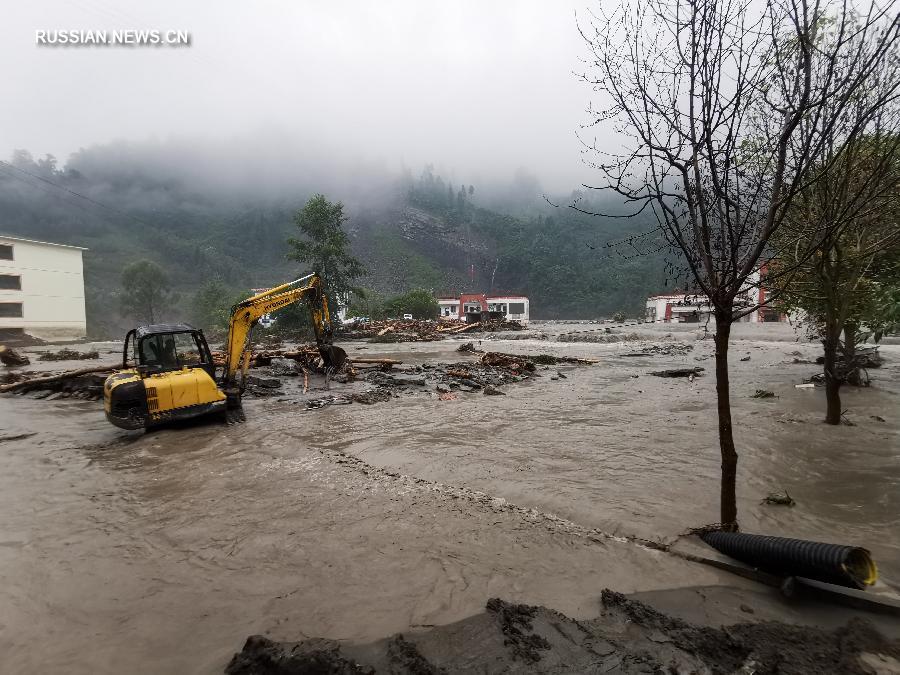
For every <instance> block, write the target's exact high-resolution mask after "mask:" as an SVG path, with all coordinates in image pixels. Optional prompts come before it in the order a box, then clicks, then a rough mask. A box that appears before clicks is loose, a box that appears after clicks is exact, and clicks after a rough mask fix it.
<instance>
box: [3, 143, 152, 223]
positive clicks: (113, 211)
mask: <svg viewBox="0 0 900 675" xmlns="http://www.w3.org/2000/svg"><path fill="white" fill-rule="evenodd" d="M0 166H7V167H9V168H10V169H14V170H16V171H18V172H19V173H23V174H25V175H26V176H31V177H32V178H36V179H37V180H39V181H42V182H44V183H47V184H48V185H52V186H53V187H55V188H57V189H59V190H62V191H63V192H68V193H69V194H70V195H73V196H75V197H78V198H79V199H83V200H85V201H87V202H90V203H91V204H93V205H94V206H99V207H100V208H102V209H106V210H107V211H109V212H110V213H115V214H116V215H119V216H124V217H125V218H130V219H131V220H133V221H135V222H137V223H140V224H141V225H146V226H147V227H152V228H156V227H157V226H156V225H154V224H152V223H149V222H147V221H146V220H142V219H141V218H138V217H137V216H133V215H131V214H130V213H126V212H125V211H120V210H119V209H116V208H113V207H112V206H108V205H107V204H104V203H103V202H98V201H97V200H96V199H92V198H91V197H88V196H86V195H83V194H81V193H80V192H75V190H70V189H69V188H67V187H66V186H64V185H60V184H59V183H54V182H53V181H52V180H48V179H47V178H44V177H43V176H39V175H37V174H35V173H31V172H30V171H26V170H25V169H21V168H19V167H17V166H14V165H12V164H10V163H9V162H5V161H3V160H2V159H0ZM34 187H37V186H34Z"/></svg>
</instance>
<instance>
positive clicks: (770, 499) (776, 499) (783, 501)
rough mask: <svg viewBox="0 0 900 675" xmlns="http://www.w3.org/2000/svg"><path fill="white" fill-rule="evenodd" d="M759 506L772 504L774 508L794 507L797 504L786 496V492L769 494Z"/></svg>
mask: <svg viewBox="0 0 900 675" xmlns="http://www.w3.org/2000/svg"><path fill="white" fill-rule="evenodd" d="M760 504H773V505H775V506H795V505H796V504H797V502H795V501H794V499H793V497H791V496H790V495H789V494H788V491H787V490H785V491H784V492H770V493H769V494H768V495H767V496H766V497H765V498H763V500H762V501H761V502H760Z"/></svg>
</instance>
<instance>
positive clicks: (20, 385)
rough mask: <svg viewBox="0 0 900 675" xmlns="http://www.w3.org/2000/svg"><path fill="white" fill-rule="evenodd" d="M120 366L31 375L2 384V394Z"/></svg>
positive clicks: (109, 370) (0, 391) (0, 392)
mask: <svg viewBox="0 0 900 675" xmlns="http://www.w3.org/2000/svg"><path fill="white" fill-rule="evenodd" d="M118 368H119V365H118V364H116V365H103V366H92V367H91V368H79V369H78V370H67V371H66V372H64V373H58V374H56V375H45V376H42V377H30V378H28V379H26V380H19V381H18V382H12V383H10V384H2V385H0V394H6V393H9V392H13V391H18V390H19V389H33V388H35V387H40V386H43V385H47V384H57V383H59V382H62V381H63V380H68V379H71V378H73V377H81V376H82V375H91V374H93V373H108V372H112V371H114V370H116V369H118Z"/></svg>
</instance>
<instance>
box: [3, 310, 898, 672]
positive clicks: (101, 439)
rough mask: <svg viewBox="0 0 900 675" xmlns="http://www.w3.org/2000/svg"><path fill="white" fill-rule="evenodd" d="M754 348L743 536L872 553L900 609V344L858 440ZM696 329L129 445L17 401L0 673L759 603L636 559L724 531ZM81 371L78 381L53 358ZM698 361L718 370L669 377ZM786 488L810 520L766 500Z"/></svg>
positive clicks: (434, 358)
mask: <svg viewBox="0 0 900 675" xmlns="http://www.w3.org/2000/svg"><path fill="white" fill-rule="evenodd" d="M591 328H596V327H595V326H582V325H562V324H552V325H545V326H534V327H533V329H534V330H535V331H541V332H544V333H545V334H548V335H550V336H551V338H552V337H553V336H555V335H557V334H560V333H564V332H567V331H572V330H585V329H591ZM679 329H680V330H679ZM735 333H736V335H735V338H736V339H735V340H734V343H733V347H732V352H731V353H732V400H733V411H734V423H735V439H736V441H737V446H738V452H739V454H740V460H739V468H738V471H739V480H738V483H739V488H738V499H739V516H740V522H741V527H742V529H743V530H744V531H747V532H761V533H768V534H777V535H785V536H794V537H802V538H809V539H816V540H822V541H833V542H838V543H847V544H856V545H860V546H864V547H866V548H868V549H870V550H871V551H872V553H873V557H874V558H875V560H876V561H877V563H878V565H879V568H880V570H881V573H882V579H883V580H884V581H885V583H886V584H887V585H888V587H890V586H893V587H894V589H897V588H898V587H900V377H898V375H900V345H884V346H882V347H881V351H882V354H883V355H884V357H885V363H884V365H883V366H882V367H881V368H879V369H877V370H871V371H870V373H869V374H870V376H871V378H872V387H870V388H866V389H854V388H850V387H847V388H845V389H844V390H843V405H844V408H845V409H846V410H847V412H846V419H847V420H848V421H849V422H852V423H853V424H854V426H850V425H842V426H838V427H830V426H826V425H824V424H822V423H821V419H822V417H823V415H824V392H823V390H822V389H821V388H815V389H797V388H795V386H794V385H795V384H799V383H801V382H803V381H804V379H806V378H808V377H809V376H810V375H812V374H813V373H815V372H817V371H818V370H819V367H818V366H816V365H813V364H810V363H803V362H802V361H806V360H812V359H814V358H815V356H816V355H817V353H818V348H817V347H816V345H813V344H808V343H803V342H797V341H796V340H795V336H794V334H793V332H792V331H791V330H790V328H789V327H787V326H781V325H777V326H769V325H766V326H759V325H753V326H750V325H741V326H738V327H737V329H736V331H735ZM702 334H703V331H702V328H701V329H700V330H699V331H698V330H697V328H696V326H695V327H685V326H673V327H671V328H668V327H665V328H661V327H657V328H655V329H654V330H652V331H646V337H647V339H648V340H649V341H652V342H654V343H656V344H662V343H668V342H677V341H684V342H685V343H687V344H689V345H691V347H692V349H691V350H690V351H687V352H686V353H684V354H680V355H644V356H628V354H634V353H642V352H640V349H638V347H636V345H637V344H639V343H636V342H619V343H611V344H601V343H590V342H577V343H563V342H556V341H554V340H552V339H551V340H539V339H519V340H491V341H489V340H484V341H483V342H482V343H481V348H482V349H488V350H497V351H504V352H515V353H523V354H538V353H549V354H557V355H569V356H579V357H593V358H597V359H599V363H598V364H596V365H592V366H576V365H560V366H553V367H550V368H549V369H547V370H542V369H541V367H539V370H538V373H539V374H540V377H538V378H535V379H534V380H532V381H528V382H522V383H517V384H511V385H508V386H504V387H503V388H502V389H503V390H504V391H505V392H506V396H484V395H482V394H481V393H479V392H471V393H459V394H458V397H457V398H456V399H455V400H439V399H438V397H437V396H436V395H434V394H431V393H428V392H425V391H421V392H416V393H410V394H401V395H400V396H399V397H396V398H394V399H392V400H390V401H387V402H383V403H377V404H375V405H362V404H358V403H354V404H352V405H340V406H339V405H331V406H327V407H325V408H322V409H317V410H306V409H305V407H304V406H303V405H301V404H297V403H296V402H293V401H284V400H281V401H280V400H278V398H277V397H272V398H266V399H251V400H248V402H247V405H246V409H247V422H246V423H245V424H243V425H238V426H233V427H226V426H223V425H221V424H220V423H219V422H218V421H216V420H211V421H208V422H205V423H197V424H191V425H181V426H179V427H178V428H169V429H162V430H159V431H155V432H152V433H147V434H144V433H133V432H124V431H121V430H119V429H116V428H114V427H112V426H110V425H109V424H108V423H107V422H106V421H105V419H104V417H103V413H102V407H101V406H100V404H99V403H96V402H86V401H76V400H56V401H45V400H35V399H32V398H30V397H29V396H3V397H0V516H2V517H0V671H2V672H4V673H6V672H9V673H22V672H48V673H51V672H65V673H123V672H129V673H144V672H146V673H161V672H179V673H215V672H221V671H222V669H223V667H224V666H225V664H226V663H227V662H228V659H229V658H230V657H231V655H232V653H234V652H235V651H237V650H239V649H240V646H241V644H242V643H243V640H244V638H246V636H248V635H250V634H255V633H259V634H264V635H267V636H269V637H271V638H272V639H275V640H288V641H296V640H301V639H303V638H306V637H314V636H327V637H329V638H333V639H338V640H352V641H361V640H373V639H376V638H379V637H383V636H385V635H389V634H391V633H393V632H396V631H408V630H415V629H417V628H425V627H430V626H434V625H440V624H446V623H450V622H453V621H457V620H460V619H463V618H465V617H467V616H471V615H473V614H475V613H477V612H479V611H481V609H482V608H483V607H484V603H485V601H486V600H487V599H488V598H490V597H502V598H504V599H506V600H509V601H512V602H525V603H530V604H540V605H545V606H547V607H551V608H554V609H557V610H560V611H562V612H564V613H566V614H568V615H569V616H573V617H575V618H578V617H586V616H592V615H595V614H596V612H597V606H598V602H599V597H600V593H601V590H602V589H603V588H613V589H615V590H617V591H621V592H625V593H631V592H637V591H654V590H660V589H674V588H686V587H695V586H704V585H710V586H712V585H726V584H727V585H731V586H735V585H736V586H738V587H740V586H741V584H749V583H750V582H745V581H741V580H736V578H734V577H731V576H730V575H728V574H727V573H724V572H720V571H717V570H714V569H712V568H708V567H704V566H699V565H695V564H692V563H688V562H686V561H683V560H681V559H678V558H675V557H673V556H671V555H669V554H666V553H664V552H661V551H655V550H651V549H649V548H647V547H643V546H639V545H637V544H635V543H634V542H632V541H629V540H628V539H627V537H630V536H638V537H643V538H647V539H651V540H655V541H660V542H671V541H673V540H674V539H675V538H676V537H677V536H678V535H679V534H681V533H682V532H684V531H685V530H686V529H687V528H689V527H696V526H700V525H704V524H707V523H710V522H713V521H715V520H716V519H717V513H718V473H719V459H718V446H717V437H716V411H715V396H714V377H713V374H712V371H713V359H712V353H713V345H712V340H711V339H702ZM470 339H473V338H467V339H466V341H468V340H470ZM474 340H475V342H476V345H477V342H478V336H475V337H474ZM461 342H462V341H459V340H447V341H443V342H433V343H404V344H397V345H392V344H369V345H367V344H365V343H362V342H353V343H347V344H345V345H344V346H345V347H346V348H347V350H348V352H349V353H350V355H351V356H353V355H354V354H357V355H365V356H369V357H375V356H390V357H395V358H399V359H402V360H403V361H404V367H406V366H408V365H416V364H423V363H430V362H438V361H464V360H466V359H471V360H475V359H476V357H474V356H466V355H461V354H458V353H457V352H456V351H455V350H456V348H457V347H458V346H459V345H460V344H461ZM101 356H102V358H103V359H104V360H107V361H112V360H114V358H115V357H114V356H113V355H111V354H102V355H101ZM747 356H749V357H750V358H749V360H741V359H742V358H745V357H747ZM795 361H801V362H800V363H796V362H795ZM70 365H71V366H72V367H81V366H83V365H84V364H83V363H80V364H78V365H73V364H52V365H51V366H47V364H41V366H42V367H44V366H47V367H50V368H51V369H52V368H59V367H68V366H70ZM686 366H689V367H693V366H700V367H703V368H705V369H706V373H705V375H704V376H701V377H698V378H696V379H695V380H694V381H693V382H690V381H688V380H687V379H662V378H657V377H653V376H650V375H649V373H650V372H651V371H654V370H661V369H663V368H671V367H686ZM558 373H562V375H564V376H565V377H564V378H561V377H559V375H558ZM312 384H313V386H314V387H321V386H322V384H323V383H322V382H321V381H316V380H314V381H313V382H312ZM341 386H342V385H340V384H335V385H333V387H332V393H334V392H337V391H340V387H341ZM757 389H765V390H769V391H771V392H773V393H774V394H775V396H774V397H772V398H765V399H756V398H752V395H753V394H754V392H755V391H756V390H757ZM322 393H324V392H316V391H313V392H310V395H311V396H315V395H321V394H322ZM784 490H787V491H788V492H789V493H790V495H791V497H793V498H794V499H795V500H796V506H794V507H783V506H770V505H765V504H763V503H761V500H762V498H763V497H765V496H766V495H767V494H768V493H769V492H773V491H784ZM607 535H615V536H612V537H610V536H607Z"/></svg>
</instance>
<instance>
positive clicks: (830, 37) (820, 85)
mask: <svg viewBox="0 0 900 675" xmlns="http://www.w3.org/2000/svg"><path fill="white" fill-rule="evenodd" d="M826 27H827V35H825V30H826ZM898 28H900V23H898V16H897V13H896V11H895V9H894V2H893V0H888V5H887V6H886V7H881V8H879V7H876V6H872V7H871V8H870V9H869V11H868V12H862V13H858V12H855V11H854V10H853V8H852V7H850V6H849V5H847V4H846V3H845V4H843V5H836V6H835V5H830V4H828V3H827V2H825V1H823V2H817V1H815V0H813V2H807V0H761V1H760V2H750V1H749V0H625V2H624V3H623V4H621V5H619V6H618V7H617V9H616V10H614V11H613V12H611V13H606V12H602V11H600V12H599V13H593V14H591V18H590V20H589V21H588V22H587V23H584V22H582V23H581V25H580V30H581V33H582V35H583V36H584V38H585V40H586V41H587V43H588V45H589V47H590V50H591V58H590V60H589V70H588V72H587V73H586V74H585V75H584V78H585V80H586V81H587V82H589V83H590V84H591V85H592V86H593V87H594V89H595V91H596V92H598V94H599V95H600V97H601V99H602V101H601V103H600V106H599V108H598V109H595V110H594V111H593V112H594V124H596V125H607V126H609V125H612V126H613V127H614V128H615V129H616V131H618V133H619V134H620V135H621V137H622V138H623V139H625V141H626V150H625V151H623V152H621V153H616V154H610V153H607V152H604V151H603V150H602V149H601V148H599V147H597V144H596V142H593V143H591V142H588V147H589V150H590V151H592V152H593V153H596V155H595V156H596V159H595V160H594V162H593V164H594V165H595V166H596V167H597V168H598V169H599V171H600V173H601V175H602V176H603V182H602V183H601V184H599V185H597V186H592V187H595V188H597V189H611V190H614V191H616V192H617V193H619V194H620V195H621V196H622V197H623V198H624V199H625V200H626V201H627V202H630V203H632V204H633V205H634V206H635V207H636V208H635V213H641V212H645V211H647V210H649V211H650V212H652V214H653V215H654V217H655V219H656V221H657V223H658V224H659V227H660V230H661V231H662V233H663V235H664V236H665V238H666V239H667V240H668V242H669V243H670V244H671V245H672V246H673V247H675V248H676V249H677V250H678V251H679V252H680V254H681V255H682V256H683V259H684V264H685V265H686V270H687V273H688V274H689V276H690V277H691V278H692V280H693V285H695V286H697V287H699V288H700V289H701V290H702V291H703V292H704V293H705V294H706V295H707V296H708V297H709V300H710V303H711V305H712V307H713V314H714V318H715V324H716V335H715V344H716V396H717V407H718V419H719V446H720V452H721V458H722V484H721V512H720V521H721V526H722V527H723V528H724V529H729V530H735V529H737V528H738V523H737V502H736V494H735V492H736V490H735V487H736V485H735V484H736V476H737V460H738V455H737V450H736V447H735V443H734V436H733V431H732V419H731V404H730V388H729V380H728V346H729V338H730V334H731V326H732V324H733V323H734V322H735V321H737V320H739V319H740V318H741V317H743V316H745V315H747V314H749V313H750V312H752V311H754V310H755V309H757V307H756V306H755V305H752V304H748V303H747V302H745V301H744V300H743V298H744V297H745V296H746V295H747V288H748V286H749V285H750V283H751V282H750V281H748V280H749V279H752V278H753V276H752V275H754V274H755V272H756V270H758V268H759V266H760V264H761V263H762V262H766V261H767V260H768V259H769V258H770V257H771V254H770V249H769V241H770V239H771V237H772V236H773V234H774V233H775V232H776V231H777V230H778V229H779V228H780V227H781V226H782V224H783V223H784V221H785V218H786V216H787V214H788V212H789V210H790V208H791V204H792V202H793V201H794V199H795V198H796V196H797V194H798V192H799V191H800V190H801V188H803V186H804V185H805V184H806V183H807V182H809V181H810V180H816V178H817V175H818V174H817V173H816V172H813V171H811V170H810V169H811V167H812V166H813V164H814V162H815V160H816V158H818V157H820V156H821V152H820V148H821V146H822V145H823V144H824V143H825V142H826V139H827V138H828V137H829V134H830V133H831V132H832V131H833V130H834V129H835V128H837V127H840V128H841V130H842V131H841V133H843V134H844V135H845V136H846V137H848V138H853V137H855V136H856V135H858V134H859V133H861V131H862V129H861V128H855V127H854V126H853V125H851V124H846V118H847V115H846V112H847V110H848V108H849V107H850V105H851V103H852V101H853V100H854V97H855V96H856V95H857V94H858V93H859V91H860V90H861V89H862V88H864V87H865V85H866V82H867V81H868V79H869V78H870V77H871V76H872V75H873V73H875V72H877V70H878V69H879V68H880V67H881V66H882V65H883V63H884V62H885V60H886V59H887V58H888V55H889V54H891V53H892V52H893V50H894V49H895V48H896V45H897V42H898ZM823 36H824V37H825V38H826V39H823ZM876 107H877V106H876ZM873 113H874V111H873ZM862 122H864V120H857V121H856V125H857V127H858V125H859V124H860V123H862ZM811 254H812V251H804V252H802V254H801V256H800V257H801V258H802V257H803V256H804V255H805V256H808V255H811ZM791 272H792V270H791V269H789V268H787V267H785V268H782V269H781V273H782V274H789V273H791Z"/></svg>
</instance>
